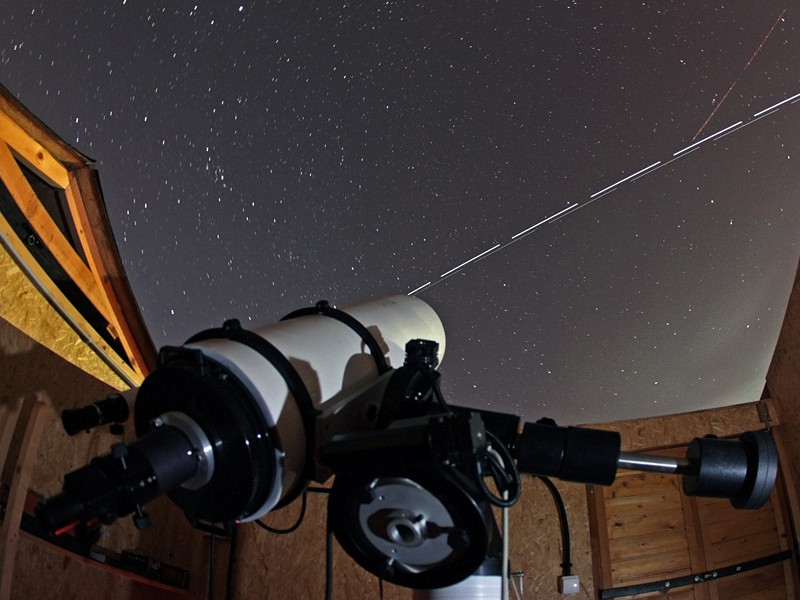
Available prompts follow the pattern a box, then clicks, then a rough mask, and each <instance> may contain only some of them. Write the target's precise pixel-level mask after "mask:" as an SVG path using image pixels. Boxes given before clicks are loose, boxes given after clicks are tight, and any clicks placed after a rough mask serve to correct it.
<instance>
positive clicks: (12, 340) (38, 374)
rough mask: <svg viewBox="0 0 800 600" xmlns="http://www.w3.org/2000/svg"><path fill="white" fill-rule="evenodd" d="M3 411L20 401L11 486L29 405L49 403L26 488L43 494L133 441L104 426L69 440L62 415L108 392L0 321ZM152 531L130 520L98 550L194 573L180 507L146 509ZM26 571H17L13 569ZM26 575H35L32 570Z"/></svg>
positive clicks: (190, 534)
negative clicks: (129, 552)
mask: <svg viewBox="0 0 800 600" xmlns="http://www.w3.org/2000/svg"><path fill="white" fill-rule="evenodd" d="M0 357H2V358H1V359H0V405H8V406H11V405H13V406H17V405H19V404H20V403H22V407H21V412H20V416H19V420H18V422H17V427H16V429H15V432H14V438H13V440H12V443H11V448H10V452H9V461H8V464H6V465H5V469H4V472H3V480H4V481H6V482H8V481H10V478H11V469H13V464H12V460H11V459H12V458H13V457H15V456H16V455H17V454H18V451H19V448H20V445H21V442H22V440H21V436H22V432H23V431H24V429H25V424H26V423H27V419H28V414H29V412H30V408H31V406H32V403H33V401H34V400H35V399H36V398H37V396H38V397H42V398H45V399H46V400H47V405H48V408H47V409H46V411H47V423H46V425H45V430H44V434H43V436H42V441H41V443H40V444H39V447H38V448H37V450H36V462H35V468H34V470H33V473H32V476H31V484H30V487H31V490H32V491H34V492H36V493H39V494H42V495H44V496H53V495H55V494H58V493H59V492H60V491H61V488H62V485H63V477H64V475H65V474H66V473H68V472H70V471H73V470H75V469H78V468H80V467H83V466H84V465H86V464H88V463H89V461H90V460H91V459H92V458H94V457H95V456H99V455H104V454H108V452H109V449H110V447H111V445H112V444H114V443H117V442H119V441H125V442H131V441H133V440H134V439H135V435H134V433H133V431H131V429H130V427H127V428H126V430H125V434H124V435H123V437H122V438H120V437H117V436H113V435H111V434H110V433H109V432H108V428H106V427H100V428H97V429H95V430H93V431H92V432H91V433H80V434H78V435H76V436H75V437H70V436H68V435H67V434H66V433H65V432H64V429H63V427H62V425H61V422H60V414H61V411H62V410H64V409H67V408H76V407H80V406H86V405H87V404H91V403H92V402H95V401H97V400H101V399H103V398H104V397H105V396H106V395H108V394H109V393H111V392H112V391H114V390H113V388H112V387H110V386H109V385H108V384H106V383H104V382H102V381H99V380H97V379H95V378H93V377H92V376H90V375H89V374H87V373H86V372H84V371H83V370H81V369H79V368H78V367H76V366H75V365H73V364H72V363H70V362H67V361H66V360H64V359H63V358H61V357H60V356H58V355H56V354H55V353H53V352H51V351H50V350H48V349H47V348H45V347H43V346H41V345H39V344H38V343H36V342H35V341H34V340H32V339H31V338H29V337H28V336H26V335H25V334H24V333H22V332H21V331H19V330H18V329H16V328H15V327H13V326H11V325H10V324H8V323H7V322H5V321H3V320H2V319H0ZM146 510H147V512H148V513H150V515H151V518H152V521H153V524H154V526H153V528H152V529H150V530H148V531H145V532H139V531H137V530H136V529H135V528H134V526H133V524H132V521H131V519H130V518H128V517H126V518H122V519H119V520H118V521H117V522H115V523H114V524H113V525H111V526H109V527H107V528H105V530H104V533H103V537H102V538H101V541H100V544H101V545H102V546H104V547H106V548H109V549H111V550H115V551H118V552H119V551H121V550H126V549H129V550H134V551H136V552H138V553H141V554H146V555H148V556H151V557H153V558H155V559H156V560H160V561H163V562H165V563H168V564H170V565H173V566H175V567H178V568H181V569H184V570H187V571H188V570H192V569H193V567H194V566H195V565H194V561H195V556H194V552H195V551H196V550H197V549H198V548H200V540H201V538H202V535H201V534H200V533H198V532H196V531H194V530H193V529H191V527H190V526H189V524H188V522H187V521H186V519H185V518H184V517H183V514H182V512H181V511H180V509H178V508H177V507H175V506H174V505H172V503H171V502H170V501H169V500H167V499H166V498H164V499H160V500H157V501H155V502H153V503H151V504H149V505H148V506H147V507H146ZM22 568H23V567H20V566H18V569H22ZM27 576H35V572H32V573H28V574H27Z"/></svg>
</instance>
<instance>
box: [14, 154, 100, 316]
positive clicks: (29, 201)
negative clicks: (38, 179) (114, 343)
mask: <svg viewBox="0 0 800 600" xmlns="http://www.w3.org/2000/svg"><path fill="white" fill-rule="evenodd" d="M0 179H2V180H3V183H5V186H6V188H7V189H8V191H9V192H10V193H11V196H12V197H13V198H14V200H15V201H16V203H17V205H18V206H19V208H20V210H21V211H22V213H23V214H24V215H25V217H26V218H27V219H28V221H29V222H30V224H31V226H32V227H33V229H34V230H35V231H36V233H37V234H38V236H39V238H40V239H41V241H42V243H43V244H44V245H45V246H46V247H47V249H48V250H49V251H50V252H51V253H52V254H53V256H54V257H55V258H56V260H57V261H58V262H59V264H60V265H61V266H62V267H63V269H64V271H66V273H67V275H69V276H70V278H71V279H72V280H73V281H74V282H75V284H76V285H77V286H78V287H79V288H80V290H81V291H82V292H83V293H84V294H85V295H86V297H87V298H88V299H89V301H90V302H91V303H92V304H93V305H94V306H95V308H97V310H98V311H99V312H100V314H102V315H103V317H104V318H105V319H106V320H107V321H108V322H109V323H111V322H112V319H111V311H110V309H109V306H108V302H107V299H106V297H105V295H104V294H102V293H101V290H100V287H99V286H98V285H97V282H96V281H95V278H94V275H92V272H91V271H90V270H89V268H88V267H87V266H86V265H85V264H84V263H83V261H82V260H81V258H80V257H79V256H78V253H77V252H75V250H74V249H73V248H72V246H70V244H69V242H68V241H67V238H65V237H64V234H63V233H61V230H60V229H59V228H58V226H57V225H56V224H55V222H54V221H53V219H52V218H51V217H50V215H49V214H48V213H47V210H46V209H45V208H44V206H42V203H41V202H40V201H39V198H38V197H37V196H36V193H35V192H34V191H33V188H31V186H30V184H29V183H28V180H27V179H25V175H23V173H22V171H21V170H20V168H19V165H18V164H17V161H16V160H14V156H13V155H12V154H11V151H10V150H9V148H8V146H7V145H6V144H4V143H1V142H0Z"/></svg>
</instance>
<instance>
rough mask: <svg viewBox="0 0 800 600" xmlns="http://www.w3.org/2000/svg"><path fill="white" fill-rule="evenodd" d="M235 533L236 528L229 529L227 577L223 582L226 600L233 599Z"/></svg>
mask: <svg viewBox="0 0 800 600" xmlns="http://www.w3.org/2000/svg"><path fill="white" fill-rule="evenodd" d="M236 533H237V529H236V526H234V527H233V528H232V529H231V537H230V540H231V542H230V551H229V552H228V577H227V580H226V581H225V596H226V600H231V598H233V573H234V563H235V562H236Z"/></svg>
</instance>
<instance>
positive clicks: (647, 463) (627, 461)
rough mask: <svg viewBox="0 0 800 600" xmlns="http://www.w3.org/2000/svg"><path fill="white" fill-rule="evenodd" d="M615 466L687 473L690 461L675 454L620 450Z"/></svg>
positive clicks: (639, 469) (638, 469)
mask: <svg viewBox="0 0 800 600" xmlns="http://www.w3.org/2000/svg"><path fill="white" fill-rule="evenodd" d="M617 468H619V469H628V470H631V471H652V472H654V473H688V472H690V471H691V463H690V462H689V461H688V460H686V459H685V458H680V457H677V456H660V455H658V454H637V453H635V452H620V453H619V459H617Z"/></svg>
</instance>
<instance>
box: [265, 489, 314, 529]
mask: <svg viewBox="0 0 800 600" xmlns="http://www.w3.org/2000/svg"><path fill="white" fill-rule="evenodd" d="M307 498H308V494H306V493H305V492H304V493H303V498H302V500H301V504H300V514H299V515H298V517H297V521H295V523H294V525H292V526H291V527H288V528H287V529H277V528H275V527H270V526H269V525H267V524H266V523H264V522H262V521H260V520H258V519H256V521H255V523H256V525H258V526H259V527H261V529H264V530H265V531H269V532H270V533H277V534H280V535H285V534H287V533H294V532H295V531H297V528H298V527H300V525H301V524H302V523H303V519H304V518H305V516H306V504H307Z"/></svg>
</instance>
